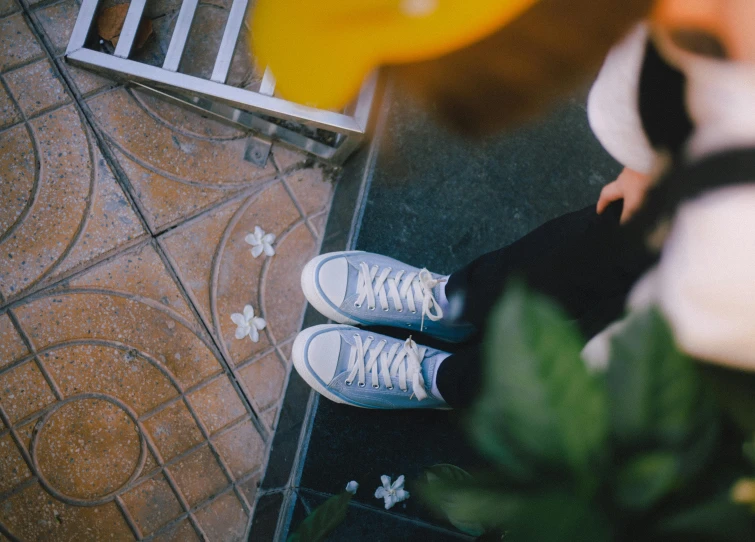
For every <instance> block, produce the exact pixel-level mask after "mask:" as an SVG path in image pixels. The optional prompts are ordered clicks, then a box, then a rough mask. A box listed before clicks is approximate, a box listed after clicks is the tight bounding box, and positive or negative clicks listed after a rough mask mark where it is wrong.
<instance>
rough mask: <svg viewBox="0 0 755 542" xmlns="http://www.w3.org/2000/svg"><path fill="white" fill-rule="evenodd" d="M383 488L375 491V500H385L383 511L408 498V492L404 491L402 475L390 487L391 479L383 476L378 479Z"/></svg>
mask: <svg viewBox="0 0 755 542" xmlns="http://www.w3.org/2000/svg"><path fill="white" fill-rule="evenodd" d="M380 481H381V482H383V487H379V488H377V489H376V490H375V498H376V499H385V509H386V510H389V509H390V508H393V505H394V504H396V503H397V502H401V501H405V500H406V499H408V498H409V492H408V491H405V490H404V475H403V474H402V475H401V476H399V477H398V478H396V481H395V482H393V484H392V485H391V478H390V477H389V476H386V475H385V474H384V475H382V476H381V477H380Z"/></svg>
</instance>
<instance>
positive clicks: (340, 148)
mask: <svg viewBox="0 0 755 542" xmlns="http://www.w3.org/2000/svg"><path fill="white" fill-rule="evenodd" d="M101 3H102V0H83V1H82V3H81V9H80V11H79V15H78V17H77V19H76V24H75V25H74V28H73V32H72V33H71V39H70V41H69V42H68V48H67V49H66V55H65V58H66V60H67V61H68V62H71V63H72V64H77V65H80V66H83V67H86V68H89V69H92V70H95V71H101V72H105V73H106V74H108V75H110V76H115V77H117V78H120V79H122V80H125V81H128V82H130V83H132V84H134V85H136V86H138V87H139V88H141V89H143V90H146V91H149V92H151V93H153V94H156V95H158V96H160V97H162V98H164V99H168V100H171V101H173V102H175V103H178V104H180V105H182V106H185V107H189V108H193V109H199V110H200V111H202V112H203V113H208V114H211V115H213V116H215V117H218V118H220V119H222V120H225V121H227V122H231V123H233V124H236V125H239V126H242V127H243V128H245V129H248V130H251V131H253V132H254V133H256V134H258V135H260V136H262V137H263V138H266V139H277V140H280V141H283V142H285V143H287V144H289V145H292V146H294V147H296V148H299V149H302V150H304V151H307V152H309V153H311V154H313V155H315V156H317V157H319V158H322V159H324V160H328V161H330V162H334V163H343V162H344V161H345V160H346V158H348V156H349V155H350V154H351V153H352V152H354V150H356V148H357V147H358V146H359V144H360V143H361V142H362V140H363V139H364V136H365V132H366V129H367V122H368V120H369V115H370V110H371V108H372V102H373V99H374V96H375V89H376V76H375V75H372V76H370V77H369V78H368V79H367V80H366V81H365V83H364V85H363V86H362V89H361V91H360V93H359V96H358V98H357V99H356V101H355V102H354V103H353V104H351V105H350V106H349V107H347V108H346V109H345V110H344V111H343V112H334V111H325V110H322V109H316V108H313V107H307V106H304V105H299V104H296V103H293V102H290V101H288V100H284V99H281V98H278V97H276V96H274V95H273V94H274V91H275V78H274V77H273V75H272V73H270V70H269V69H266V70H265V73H264V76H263V78H262V82H261V85H260V88H259V90H258V91H256V92H255V91H252V90H248V89H244V88H239V87H235V86H232V85H229V84H227V83H226V81H227V79H228V73H229V71H230V67H231V61H232V60H233V55H234V51H235V50H236V43H237V42H238V40H239V37H240V35H241V28H242V26H243V22H244V19H245V16H246V10H247V7H248V3H249V2H248V0H233V3H232V5H231V9H230V11H229V15H228V19H227V21H226V24H225V29H224V31H223V37H222V40H221V42H220V47H219V49H218V53H217V56H216V57H215V63H214V66H213V69H212V75H211V76H210V79H209V80H208V79H203V78H201V77H197V76H194V75H188V74H184V73H180V72H179V71H178V69H179V66H180V64H181V59H182V57H183V54H184V51H185V50H186V45H187V41H188V39H189V31H190V30H191V26H192V23H193V21H194V16H195V14H196V11H197V7H198V4H199V0H183V3H182V4H181V8H180V10H179V12H178V16H177V19H176V24H175V27H174V29H173V33H172V35H171V37H170V43H169V45H168V50H167V52H166V54H165V59H164V61H163V64H162V66H161V67H157V66H152V65H149V64H145V63H143V62H139V61H136V60H133V59H130V58H129V57H130V56H131V53H132V49H133V46H134V40H135V38H136V35H137V30H138V28H139V24H140V22H141V20H142V16H143V14H144V8H145V6H146V4H147V0H132V2H131V4H130V6H129V8H128V12H127V14H126V19H125V21H124V23H123V28H122V29H121V34H120V37H119V38H118V43H117V45H116V46H115V51H114V52H113V53H112V54H110V53H107V52H103V51H99V50H95V49H93V48H88V47H87V45H88V44H91V43H96V40H91V38H92V33H93V32H94V26H95V19H96V16H97V12H98V8H99V6H100V4H101ZM276 120H278V121H288V122H290V123H293V129H292V127H291V126H282V125H281V124H280V123H277V122H276ZM297 127H300V128H301V129H297ZM314 129H317V130H324V131H326V132H330V133H331V134H332V137H329V138H327V142H325V141H323V138H315V137H313V136H312V134H311V132H312V131H313V130H314ZM268 150H269V145H268ZM266 156H267V154H266V153H265V158H266Z"/></svg>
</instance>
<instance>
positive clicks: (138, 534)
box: [114, 495, 144, 540]
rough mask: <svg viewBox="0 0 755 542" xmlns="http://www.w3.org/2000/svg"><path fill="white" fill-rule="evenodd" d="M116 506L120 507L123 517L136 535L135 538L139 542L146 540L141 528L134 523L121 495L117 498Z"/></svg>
mask: <svg viewBox="0 0 755 542" xmlns="http://www.w3.org/2000/svg"><path fill="white" fill-rule="evenodd" d="M114 500H115V504H116V505H117V506H118V509H119V510H120V511H121V515H123V518H124V519H125V520H126V524H127V525H128V526H129V528H130V529H131V532H132V533H134V537H135V538H136V539H137V540H141V539H142V538H144V536H142V532H141V529H139V526H138V525H137V524H136V521H134V518H133V517H132V516H131V512H129V511H128V509H127V508H126V503H124V502H123V499H122V498H121V496H120V495H116V496H115V499H114Z"/></svg>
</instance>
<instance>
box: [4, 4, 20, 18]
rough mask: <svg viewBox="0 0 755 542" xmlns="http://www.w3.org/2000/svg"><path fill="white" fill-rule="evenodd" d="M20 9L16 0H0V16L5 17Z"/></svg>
mask: <svg viewBox="0 0 755 542" xmlns="http://www.w3.org/2000/svg"><path fill="white" fill-rule="evenodd" d="M20 10H21V8H20V7H19V5H18V3H17V2H16V0H0V17H5V16H6V15H10V14H11V13H15V12H17V11H20Z"/></svg>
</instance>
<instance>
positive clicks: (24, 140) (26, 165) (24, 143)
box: [0, 125, 36, 232]
mask: <svg viewBox="0 0 755 542" xmlns="http://www.w3.org/2000/svg"><path fill="white" fill-rule="evenodd" d="M0 167H1V168H2V171H3V172H5V175H4V178H3V180H4V182H3V183H2V184H0V190H2V196H3V202H4V204H3V206H2V208H0V228H1V229H2V231H3V232H6V231H8V230H9V229H10V228H11V227H12V226H13V225H14V224H17V223H18V221H19V220H20V219H21V218H22V216H23V214H24V213H25V212H27V207H28V204H29V201H30V200H31V198H32V196H33V192H34V182H35V176H36V173H35V169H36V161H35V159H34V141H33V136H32V133H31V131H30V129H29V127H28V126H24V125H19V126H14V127H13V128H11V129H9V130H7V131H5V132H3V133H0Z"/></svg>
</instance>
